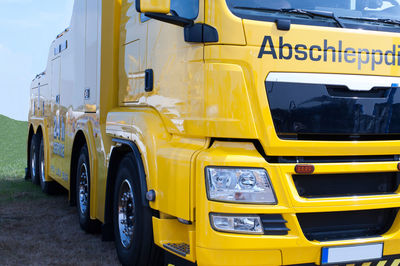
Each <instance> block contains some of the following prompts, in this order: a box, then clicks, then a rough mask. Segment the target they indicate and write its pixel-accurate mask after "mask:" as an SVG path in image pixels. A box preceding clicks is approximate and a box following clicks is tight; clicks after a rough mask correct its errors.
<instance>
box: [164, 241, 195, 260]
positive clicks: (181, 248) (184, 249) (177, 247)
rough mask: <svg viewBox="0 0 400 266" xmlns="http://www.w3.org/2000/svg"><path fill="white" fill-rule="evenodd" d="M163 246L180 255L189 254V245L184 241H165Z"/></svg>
mask: <svg viewBox="0 0 400 266" xmlns="http://www.w3.org/2000/svg"><path fill="white" fill-rule="evenodd" d="M163 246H164V248H166V249H168V250H170V251H172V252H174V253H176V254H178V255H181V256H182V257H186V255H188V254H190V246H189V245H188V244H186V243H167V244H164V245H163Z"/></svg>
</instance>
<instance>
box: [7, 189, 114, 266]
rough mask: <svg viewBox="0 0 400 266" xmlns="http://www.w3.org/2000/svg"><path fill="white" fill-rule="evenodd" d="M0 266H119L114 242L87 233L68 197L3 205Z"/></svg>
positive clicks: (61, 196) (59, 196) (62, 196)
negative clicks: (83, 229) (104, 240)
mask: <svg viewBox="0 0 400 266" xmlns="http://www.w3.org/2000/svg"><path fill="white" fill-rule="evenodd" d="M0 265H120V264H119V262H118V258H117V254H116V251H115V247H114V242H103V241H101V235H99V234H98V235H91V234H86V233H85V232H84V231H82V230H81V228H80V227H79V224H78V215H77V211H76V208H75V207H70V206H69V204H68V199H67V195H65V194H64V195H58V196H48V197H43V198H38V199H33V200H21V201H12V202H8V203H7V204H1V205H0Z"/></svg>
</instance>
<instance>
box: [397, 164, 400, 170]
mask: <svg viewBox="0 0 400 266" xmlns="http://www.w3.org/2000/svg"><path fill="white" fill-rule="evenodd" d="M397 170H399V171H400V163H398V164H397Z"/></svg>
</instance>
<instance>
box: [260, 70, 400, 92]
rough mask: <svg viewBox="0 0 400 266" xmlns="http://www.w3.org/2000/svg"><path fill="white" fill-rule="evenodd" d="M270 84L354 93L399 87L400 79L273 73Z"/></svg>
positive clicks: (269, 77)
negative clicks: (330, 87)
mask: <svg viewBox="0 0 400 266" xmlns="http://www.w3.org/2000/svg"><path fill="white" fill-rule="evenodd" d="M266 81H268V82H295V83H308V84H327V85H339V86H347V87H348V88H349V90H352V91H369V90H371V89H372V88H374V87H399V86H400V77H384V76H367V75H344V74H319V73H283V72H271V73H269V74H268V76H267V79H266Z"/></svg>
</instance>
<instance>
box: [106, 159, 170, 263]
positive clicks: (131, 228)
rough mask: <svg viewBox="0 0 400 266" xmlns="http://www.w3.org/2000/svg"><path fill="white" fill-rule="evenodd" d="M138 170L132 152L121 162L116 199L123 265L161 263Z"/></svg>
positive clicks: (118, 243) (118, 244) (118, 246)
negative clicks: (142, 194) (141, 189)
mask: <svg viewBox="0 0 400 266" xmlns="http://www.w3.org/2000/svg"><path fill="white" fill-rule="evenodd" d="M137 173H138V169H137V166H136V164H135V160H134V157H133V155H132V154H128V155H126V156H125V157H124V158H123V159H122V160H121V163H120V166H119V169H118V173H117V178H116V183H115V188H114V198H113V203H114V206H113V225H114V236H115V245H116V249H117V253H118V258H119V260H120V262H121V263H122V264H123V265H143V266H145V265H162V256H161V255H162V251H161V250H160V248H158V247H157V246H156V245H155V244H154V241H153V229H152V215H151V209H150V208H149V207H145V206H143V204H142V201H141V191H140V184H139V181H138V176H137Z"/></svg>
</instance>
